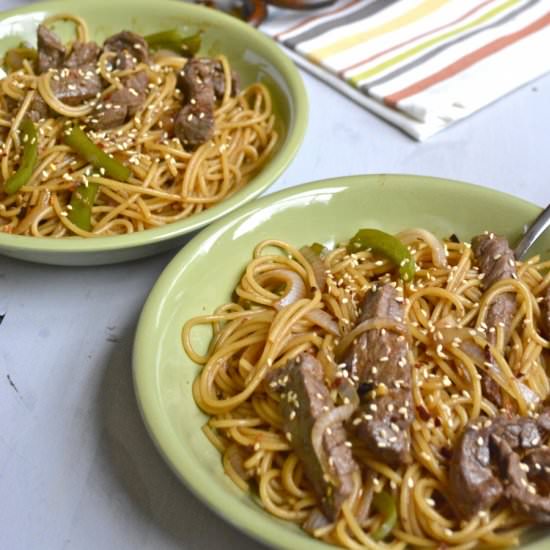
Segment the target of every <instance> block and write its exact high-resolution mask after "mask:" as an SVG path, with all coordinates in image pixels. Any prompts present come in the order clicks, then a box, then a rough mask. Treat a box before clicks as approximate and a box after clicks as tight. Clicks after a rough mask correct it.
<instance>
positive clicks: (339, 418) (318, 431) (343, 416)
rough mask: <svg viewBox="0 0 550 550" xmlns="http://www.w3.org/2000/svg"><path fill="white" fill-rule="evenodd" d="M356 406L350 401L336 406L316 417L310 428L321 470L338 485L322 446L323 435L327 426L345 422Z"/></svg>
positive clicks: (312, 442)
mask: <svg viewBox="0 0 550 550" xmlns="http://www.w3.org/2000/svg"><path fill="white" fill-rule="evenodd" d="M356 408H357V406H356V405H355V404H352V403H348V404H347V405H342V406H341V407H336V408H334V409H332V410H330V411H328V412H326V413H324V414H322V415H321V416H319V418H317V420H316V421H315V424H313V428H312V430H311V444H312V445H313V451H314V453H315V455H316V456H318V457H319V462H320V463H321V468H322V469H323V472H324V473H325V474H327V475H328V477H329V478H330V481H331V483H332V484H333V485H335V486H338V480H336V479H334V475H333V473H332V468H331V466H330V464H329V462H328V458H327V455H326V453H325V449H324V448H323V436H324V435H325V432H326V430H327V428H330V427H331V426H334V424H338V423H339V422H345V421H346V420H348V419H349V418H350V417H351V415H352V414H353V413H354V411H355V409H356Z"/></svg>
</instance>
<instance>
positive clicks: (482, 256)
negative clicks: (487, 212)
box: [472, 233, 517, 409]
mask: <svg viewBox="0 0 550 550" xmlns="http://www.w3.org/2000/svg"><path fill="white" fill-rule="evenodd" d="M472 250H473V251H474V256H475V259H476V262H477V264H478V266H479V269H480V271H481V273H482V275H483V279H482V283H481V287H482V289H483V290H484V291H487V290H489V289H490V288H491V287H492V286H493V284H495V283H497V282H498V281H502V280H503V279H511V278H513V277H515V276H516V264H515V258H514V252H513V250H512V249H511V248H510V246H509V244H508V241H507V240H506V238H505V237H501V236H499V235H494V234H493V233H489V234H483V235H478V236H477V237H474V238H473V239H472ZM516 311H517V304H516V297H515V295H514V293H512V292H506V293H503V294H499V295H498V296H497V297H496V298H495V299H494V300H493V301H492V302H491V304H490V306H489V308H488V311H487V316H486V318H485V323H486V325H487V340H488V341H489V342H490V344H491V345H494V344H495V343H496V328H497V326H500V327H502V328H503V329H504V333H505V338H506V337H507V336H508V333H509V330H510V326H511V324H512V320H513V319H514V315H515V314H516ZM488 362H489V363H494V360H493V358H492V357H491V356H489V357H488ZM481 389H482V392H483V395H484V397H486V398H487V399H488V400H489V401H491V402H492V403H493V404H495V405H496V406H497V407H498V408H499V409H502V408H503V407H504V408H509V407H511V404H510V403H507V402H506V399H505V396H504V395H503V392H502V390H501V388H500V386H499V385H498V384H497V383H496V382H495V381H494V380H493V379H492V378H491V377H490V376H489V375H488V374H487V373H486V372H481Z"/></svg>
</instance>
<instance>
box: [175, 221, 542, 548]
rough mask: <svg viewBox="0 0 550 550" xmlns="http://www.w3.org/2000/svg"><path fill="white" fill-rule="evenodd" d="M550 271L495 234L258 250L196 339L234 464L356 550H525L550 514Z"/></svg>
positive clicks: (209, 397)
mask: <svg viewBox="0 0 550 550" xmlns="http://www.w3.org/2000/svg"><path fill="white" fill-rule="evenodd" d="M549 268H550V262H548V261H541V260H540V258H538V257H533V258H531V259H530V260H528V261H526V262H519V261H516V260H515V258H514V254H513V251H512V250H511V249H510V247H509V244H508V242H507V241H506V239H505V238H504V237H501V236H498V235H494V234H492V233H484V234H482V235H478V236H476V237H475V238H474V239H473V240H472V242H471V243H468V242H461V241H459V239H458V238H457V237H456V236H454V235H453V236H452V237H451V238H449V239H447V240H444V241H440V240H439V239H438V238H436V237H435V236H434V235H433V234H431V233H429V232H428V231H426V230H423V229H410V230H406V231H403V232H401V233H399V234H398V235H395V236H393V235H389V234H387V233H384V232H382V231H378V230H375V229H362V230H360V231H358V233H357V234H356V235H355V236H354V237H353V238H351V239H350V240H349V241H348V242H346V243H344V244H342V245H339V246H337V247H335V248H333V249H328V248H326V247H325V246H323V245H320V244H317V243H316V244H313V245H310V246H305V247H303V248H301V249H296V248H294V247H293V246H291V245H290V244H288V243H285V242H281V241H277V240H267V241H264V242H261V243H259V244H258V245H257V246H256V248H255V250H254V252H253V255H252V259H251V260H250V262H249V263H248V265H247V266H246V268H245V270H244V273H243V275H242V277H241V279H240V281H239V283H238V285H237V286H236V288H235V290H234V295H233V301H232V302H231V303H227V304H225V305H222V306H220V307H219V308H218V309H216V310H215V311H214V312H213V313H212V314H211V315H204V316H200V317H196V318H193V319H191V320H189V321H188V322H187V323H186V324H185V325H184V327H183V331H182V341H183V346H184V349H185V351H186V353H187V354H188V356H189V357H190V358H191V359H192V360H193V361H194V362H196V363H198V364H200V365H201V366H202V367H201V371H200V373H199V375H198V376H197V378H196V380H195V382H194V386H193V395H194V399H195V401H196V403H197V404H198V406H199V407H200V408H201V409H202V410H203V411H204V412H205V413H206V414H207V415H208V416H209V419H208V421H207V423H206V424H205V425H204V428H203V430H204V433H205V435H206V436H207V437H208V439H209V440H210V441H211V442H212V444H213V445H214V446H215V447H216V448H217V449H218V450H219V452H220V453H221V455H222V460H223V467H224V470H225V472H226V474H227V475H228V476H229V477H230V478H231V479H232V480H233V481H234V482H235V483H236V484H237V485H238V486H239V487H240V488H241V489H242V490H244V491H249V492H251V493H252V494H256V495H257V496H258V499H259V502H260V503H261V505H262V506H263V507H264V508H265V510H267V511H268V512H269V513H271V514H273V515H274V516H276V517H278V518H282V519H284V520H287V521H289V522H293V523H296V524H298V525H300V526H301V527H302V528H303V529H304V530H305V531H307V532H308V533H310V534H311V535H312V536H313V537H316V538H318V539H322V540H323V541H325V542H328V543H332V544H334V545H337V546H341V547H344V548H349V549H359V548H369V549H379V548H391V549H402V548H406V547H415V548H437V549H442V548H448V547H452V548H461V549H467V548H481V547H483V548H497V547H508V546H514V545H518V544H519V540H520V538H519V537H520V535H521V533H522V531H523V530H524V529H525V528H526V527H528V526H530V525H533V524H536V523H550V448H549V447H548V445H547V444H548V440H549V437H550V408H547V407H546V405H547V404H548V396H549V391H550V385H549V380H548V375H547V367H546V363H545V357H544V352H545V350H547V349H548V348H549V347H550V342H549V338H550V271H549ZM199 325H206V326H209V327H211V328H212V333H213V336H212V339H211V341H210V344H209V346H208V349H207V351H206V353H205V354H204V355H202V354H201V353H202V351H200V350H195V349H194V348H193V344H192V342H193V337H192V336H193V329H194V328H196V327H198V326H199Z"/></svg>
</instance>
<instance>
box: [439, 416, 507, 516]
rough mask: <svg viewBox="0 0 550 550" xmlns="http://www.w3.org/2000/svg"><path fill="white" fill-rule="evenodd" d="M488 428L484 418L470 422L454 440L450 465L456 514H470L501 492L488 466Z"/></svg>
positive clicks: (489, 503)
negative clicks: (484, 423) (484, 424)
mask: <svg viewBox="0 0 550 550" xmlns="http://www.w3.org/2000/svg"><path fill="white" fill-rule="evenodd" d="M489 435H490V431H489V429H488V428H484V427H483V420H481V419H480V420H477V421H473V422H471V423H469V424H468V425H467V426H466V428H465V429H464V431H463V432H462V435H461V436H460V438H459V440H458V441H457V443H456V445H455V448H454V452H453V456H452V459H451V465H450V469H449V489H450V492H451V502H453V503H454V505H455V507H456V509H457V511H458V513H459V515H460V516H461V517H463V518H467V519H469V518H471V517H473V516H475V515H476V514H477V513H478V512H480V511H481V510H487V509H489V508H490V507H491V506H493V504H495V502H496V501H497V500H498V499H499V498H500V497H501V496H502V490H503V489H502V483H501V482H500V480H499V479H498V478H497V477H496V476H495V475H494V474H493V472H492V470H491V455H490V451H489Z"/></svg>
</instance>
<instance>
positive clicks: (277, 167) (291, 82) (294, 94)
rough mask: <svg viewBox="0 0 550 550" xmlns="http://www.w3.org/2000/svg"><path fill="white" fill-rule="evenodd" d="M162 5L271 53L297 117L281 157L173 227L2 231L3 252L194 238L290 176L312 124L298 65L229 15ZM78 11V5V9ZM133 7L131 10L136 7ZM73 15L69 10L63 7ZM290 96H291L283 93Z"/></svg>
mask: <svg viewBox="0 0 550 550" xmlns="http://www.w3.org/2000/svg"><path fill="white" fill-rule="evenodd" d="M123 3H127V4H128V5H129V9H131V11H132V13H133V14H134V16H138V17H139V12H140V9H141V8H142V7H143V8H145V7H146V6H150V4H151V2H150V1H149V0H117V4H123ZM155 3H156V4H158V3H160V4H167V5H169V6H170V8H173V10H174V15H180V14H181V15H185V14H188V13H193V14H194V15H196V16H197V18H201V20H202V21H204V22H206V23H212V24H214V25H217V26H220V27H221V26H223V27H225V28H229V29H233V30H234V32H235V34H238V33H241V36H242V40H243V41H247V42H248V44H249V47H250V49H251V50H255V47H254V46H255V45H256V44H258V45H259V46H260V47H261V48H262V49H263V50H264V51H265V52H266V57H269V58H271V59H272V60H273V62H272V64H273V65H274V66H276V68H277V71H278V72H279V73H280V74H281V75H282V76H283V77H284V79H285V81H286V85H287V86H288V90H289V93H290V101H291V117H290V119H289V125H288V128H287V129H286V130H287V135H286V137H285V141H284V143H283V145H282V147H281V148H280V149H279V150H278V151H277V152H276V153H275V155H274V157H272V158H271V159H270V161H269V164H268V166H267V167H266V168H264V169H262V170H261V171H260V172H259V173H258V174H257V175H256V176H254V178H253V179H252V181H251V182H250V183H249V184H247V185H246V186H245V187H244V188H243V189H241V190H239V191H238V192H237V193H235V194H234V195H232V196H231V197H229V198H228V199H225V200H223V201H222V202H220V203H219V204H218V205H216V206H214V207H212V208H209V209H208V210H205V211H204V212H200V213H199V214H195V215H193V216H190V217H189V218H187V219H185V220H181V221H179V222H174V223H171V224H167V225H165V226H162V227H158V228H154V229H147V230H145V231H139V232H136V233H131V234H128V235H120V236H118V235H117V236H111V237H94V238H90V239H84V238H80V237H70V238H64V239H54V238H43V239H42V238H36V237H28V236H21V235H9V234H6V233H2V232H0V247H1V248H2V249H3V250H5V251H8V250H17V251H26V252H54V253H65V252H68V253H73V252H79V253H95V252H105V251H112V250H125V249H129V248H133V247H140V246H144V245H151V244H154V243H161V242H164V241H167V240H170V239H175V238H177V237H181V236H182V235H186V234H188V233H192V232H193V231H195V230H197V229H200V228H201V227H204V226H205V225H208V224H210V223H211V222H213V221H214V220H217V219H219V218H221V217H222V216H224V215H226V214H227V213H228V212H231V211H233V210H235V209H236V208H238V207H239V206H242V205H243V204H245V203H247V202H248V201H251V200H252V199H254V198H255V197H257V196H258V195H259V194H260V193H262V192H263V191H265V190H266V189H267V188H269V187H270V186H271V185H272V184H273V183H275V181H276V180H277V178H278V177H279V176H280V175H281V174H282V173H283V172H284V170H285V169H286V168H287V167H288V165H289V164H290V162H291V161H292V160H293V158H294V157H295V156H296V153H297V152H298V150H299V148H300V145H301V143H302V141H303V138H304V135H305V131H306V128H307V121H308V99H307V93H306V89H305V86H304V82H303V80H302V77H301V76H300V73H299V71H298V69H297V68H296V66H295V65H294V63H293V62H292V61H291V60H290V58H289V57H287V56H286V55H285V54H284V53H283V51H282V50H281V48H280V47H279V46H278V45H277V44H276V43H275V41H274V40H272V39H271V38H269V37H268V36H266V35H264V34H262V33H261V32H260V31H258V30H256V29H255V28H254V27H252V26H251V25H249V24H247V23H244V22H243V21H241V20H239V19H237V18H236V17H232V16H229V15H226V14H225V13H223V12H220V11H216V10H213V9H210V8H206V7H203V6H199V5H196V4H188V3H185V2H176V1H174V0H155ZM63 4H69V2H68V0H58V1H57V2H37V3H34V4H30V5H28V6H26V7H23V8H17V9H13V10H8V11H4V12H1V13H0V25H1V24H2V22H3V20H4V19H7V18H9V17H13V16H15V15H23V14H29V13H34V12H37V13H40V12H45V13H52V11H53V10H55V9H59V8H60V7H61V6H62V5H63ZM72 5H73V6H74V4H72ZM93 5H94V8H97V9H98V10H99V9H102V7H103V6H105V7H106V8H107V7H108V6H110V5H112V0H93ZM130 7H131V8H130ZM63 9H64V10H65V11H67V10H68V9H70V8H69V6H67V7H63ZM283 93H285V95H286V92H283Z"/></svg>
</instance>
